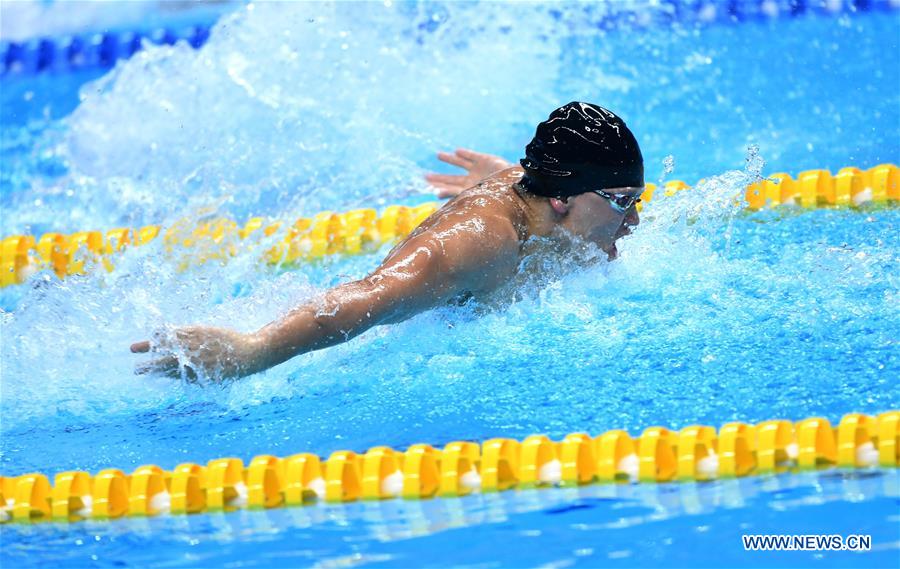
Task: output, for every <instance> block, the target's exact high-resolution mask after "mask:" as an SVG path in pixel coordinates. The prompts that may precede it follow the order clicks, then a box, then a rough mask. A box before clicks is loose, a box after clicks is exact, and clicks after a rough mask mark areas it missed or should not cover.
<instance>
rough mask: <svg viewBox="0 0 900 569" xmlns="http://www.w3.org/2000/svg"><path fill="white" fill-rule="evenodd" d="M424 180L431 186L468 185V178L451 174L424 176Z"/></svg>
mask: <svg viewBox="0 0 900 569" xmlns="http://www.w3.org/2000/svg"><path fill="white" fill-rule="evenodd" d="M425 179H426V180H428V182H429V183H431V184H433V185H437V184H443V185H445V186H465V185H466V184H467V183H468V180H469V177H468V176H455V175H452V174H426V175H425Z"/></svg>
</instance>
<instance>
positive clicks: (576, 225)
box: [560, 188, 643, 260]
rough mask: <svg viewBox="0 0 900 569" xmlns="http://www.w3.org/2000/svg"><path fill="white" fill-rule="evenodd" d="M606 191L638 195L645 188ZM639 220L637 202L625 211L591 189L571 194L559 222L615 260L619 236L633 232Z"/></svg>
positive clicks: (610, 189)
mask: <svg viewBox="0 0 900 569" xmlns="http://www.w3.org/2000/svg"><path fill="white" fill-rule="evenodd" d="M604 191H606V192H608V193H610V194H619V195H626V196H634V197H639V196H640V195H641V193H642V192H643V188H609V189H606V188H605V189H604ZM640 222H641V220H640V217H638V212H637V208H636V207H635V206H631V207H630V208H628V209H627V210H625V211H624V212H622V211H618V210H617V208H615V207H614V206H613V204H611V203H610V201H609V200H608V199H606V198H604V197H601V196H599V195H597V194H595V193H591V192H588V193H585V194H579V195H577V196H573V197H571V198H569V201H568V212H567V214H566V215H565V217H563V219H562V220H561V222H560V224H561V225H562V226H563V227H564V228H565V229H567V230H569V231H570V232H571V233H573V234H574V235H577V236H578V237H581V238H582V239H585V240H587V241H590V242H592V243H594V244H595V245H597V246H598V247H600V248H601V249H602V250H603V251H605V252H606V253H607V254H608V255H609V258H610V260H612V259H615V258H616V255H617V254H618V250H617V249H616V240H617V239H619V238H620V237H624V236H625V235H628V234H629V233H631V229H632V228H633V227H635V226H637V225H638V224H639V223H640Z"/></svg>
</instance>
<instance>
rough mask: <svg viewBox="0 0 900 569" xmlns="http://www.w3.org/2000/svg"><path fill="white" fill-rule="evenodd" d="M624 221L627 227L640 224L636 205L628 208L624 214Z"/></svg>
mask: <svg viewBox="0 0 900 569" xmlns="http://www.w3.org/2000/svg"><path fill="white" fill-rule="evenodd" d="M624 223H625V225H627V226H629V227H637V226H638V225H640V223H641V216H640V215H638V211H637V208H636V207H631V209H629V210H628V213H627V214H626V215H625V220H624Z"/></svg>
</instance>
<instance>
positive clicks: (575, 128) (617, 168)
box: [519, 102, 644, 198]
mask: <svg viewBox="0 0 900 569" xmlns="http://www.w3.org/2000/svg"><path fill="white" fill-rule="evenodd" d="M519 163H520V164H522V167H523V168H524V169H525V175H524V176H523V177H522V181H521V184H522V186H523V187H524V188H525V189H526V190H527V191H528V192H530V193H532V194H536V195H539V196H544V197H548V198H566V197H569V196H576V195H578V194H583V193H585V192H588V191H590V190H602V189H604V188H626V187H641V186H643V185H644V157H643V156H641V149H640V147H639V146H638V143H637V140H635V138H634V135H633V134H631V131H630V130H628V127H627V126H625V121H623V120H622V119H621V118H619V117H618V116H617V115H616V114H615V113H613V112H611V111H608V110H606V109H604V108H603V107H598V106H597V105H592V104H590V103H578V102H572V103H569V104H568V105H564V106H562V107H560V108H558V109H556V110H555V111H553V112H552V113H551V114H550V117H549V118H548V119H547V120H546V121H544V122H542V123H541V124H539V125H538V126H537V131H536V132H535V133H534V138H533V139H532V140H531V143H529V144H528V146H527V147H526V148H525V158H523V159H522V160H520V161H519Z"/></svg>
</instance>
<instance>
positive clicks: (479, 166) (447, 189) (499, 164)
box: [425, 148, 512, 198]
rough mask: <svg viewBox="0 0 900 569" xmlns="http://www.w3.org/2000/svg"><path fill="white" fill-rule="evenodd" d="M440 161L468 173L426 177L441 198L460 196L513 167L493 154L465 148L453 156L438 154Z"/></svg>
mask: <svg viewBox="0 0 900 569" xmlns="http://www.w3.org/2000/svg"><path fill="white" fill-rule="evenodd" d="M437 157H438V160H440V161H441V162H446V163H447V164H450V165H452V166H459V167H460V168H462V169H463V170H465V171H466V174H465V175H450V174H435V173H433V172H432V173H429V174H426V175H425V180H427V181H428V183H429V184H431V185H432V186H434V187H435V189H436V190H437V191H436V192H435V193H436V194H437V197H439V198H450V197H453V196H456V195H459V194H460V193H462V192H463V190H467V189H469V188H471V187H472V186H474V185H475V184H477V183H478V182H480V181H481V180H483V179H485V178H487V177H488V176H490V175H491V174H493V173H494V172H499V171H500V170H505V169H506V168H509V167H510V166H512V164H510V163H509V162H507V161H506V160H504V159H503V158H501V157H499V156H494V155H493V154H482V153H481V152H473V151H471V150H466V149H465V148H459V149H457V150H456V152H454V153H453V154H450V153H449V152H438V155H437Z"/></svg>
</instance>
